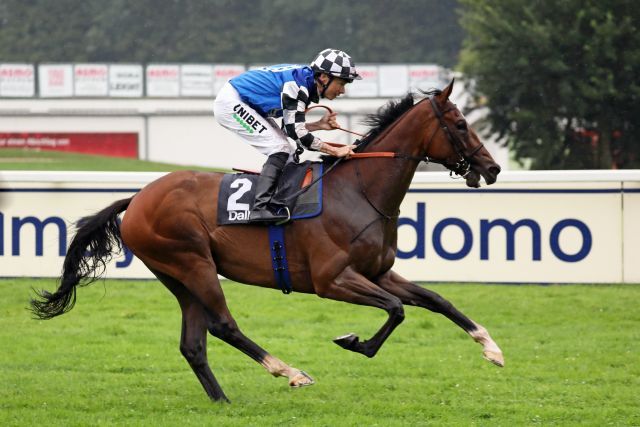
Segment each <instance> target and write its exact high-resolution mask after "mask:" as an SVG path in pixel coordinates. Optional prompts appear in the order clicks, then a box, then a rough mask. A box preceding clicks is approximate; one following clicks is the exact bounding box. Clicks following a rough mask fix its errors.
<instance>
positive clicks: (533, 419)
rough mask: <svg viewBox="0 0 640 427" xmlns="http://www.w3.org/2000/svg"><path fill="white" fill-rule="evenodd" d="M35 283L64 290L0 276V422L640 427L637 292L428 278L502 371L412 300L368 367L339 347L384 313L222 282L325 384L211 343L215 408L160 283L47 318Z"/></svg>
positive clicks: (239, 311)
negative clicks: (338, 341) (306, 382)
mask: <svg viewBox="0 0 640 427" xmlns="http://www.w3.org/2000/svg"><path fill="white" fill-rule="evenodd" d="M32 286H33V287H36V288H47V289H52V288H53V287H54V284H53V280H48V279H5V280H0V342H1V343H2V350H0V425H2V426H7V425H28V426H33V425H64V426H71V425H153V426H164V425H166V426H177V425H234V426H246V425H250V426H271V425H292V426H363V425H365V426H375V425H378V426H414V425H436V426H441V425H451V426H470V425H486V426H489V425H491V426H520V425H558V426H573V425H592V426H605V425H616V426H619V425H640V400H639V399H638V390H640V379H639V378H640V364H638V360H639V359H638V354H639V353H640V332H639V331H640V311H639V310H638V309H637V301H638V300H640V287H638V286H617V285H615V286H582V285H571V286H546V287H541V286H491V285H429V286H428V287H429V288H431V289H433V290H435V291H437V292H439V293H440V294H442V295H443V296H445V297H446V298H448V299H450V300H451V301H452V302H454V303H455V304H456V305H457V307H458V308H459V309H461V310H462V311H463V312H465V313H466V314H467V315H469V316H470V317H471V318H473V319H475V320H477V321H478V322H480V323H482V324H484V325H485V326H486V327H487V328H488V329H489V331H490V332H491V333H492V336H493V338H494V339H495V340H496V341H497V342H498V344H500V345H501V347H502V349H503V351H504V353H505V357H506V367H505V368H503V369H500V368H497V367H495V366H493V365H491V364H490V363H488V362H486V361H485V360H483V359H482V357H481V351H480V346H478V345H477V344H475V343H473V342H472V340H471V339H469V338H468V337H467V336H466V335H465V334H464V333H463V332H462V331H461V330H460V329H459V328H457V327H456V326H455V325H453V324H452V323H451V322H449V321H448V320H446V319H444V318H443V317H442V316H440V315H437V314H434V313H431V312H428V311H426V310H422V309H417V308H413V307H408V308H407V311H406V314H407V319H406V321H405V323H403V324H402V325H401V326H400V327H399V328H398V329H397V330H396V331H395V332H394V334H393V335H392V336H391V338H390V339H389V340H388V342H387V343H386V344H385V346H384V347H383V348H382V350H381V351H380V353H379V354H378V355H377V356H376V357H375V358H373V359H367V358H365V357H363V356H361V355H358V354H355V353H351V352H348V351H345V350H342V349H340V348H339V347H337V346H336V345H334V344H333V343H332V342H331V339H332V338H333V337H335V336H338V335H342V334H344V333H347V332H351V331H353V332H357V333H359V334H360V336H361V337H363V338H368V337H369V336H370V335H371V334H373V333H374V332H375V330H376V329H377V328H378V327H379V326H380V325H381V324H382V323H383V322H384V320H385V318H386V315H385V313H384V312H381V311H379V310H376V309H372V308H367V307H360V306H353V305H347V304H343V303H338V302H334V301H326V300H321V299H319V298H317V297H315V296H309V295H299V294H292V295H289V296H285V295H282V294H281V293H279V292H277V291H270V290H265V289H259V288H252V287H248V286H239V285H237V284H235V283H232V282H226V283H225V284H224V288H225V293H226V295H227V300H228V303H229V306H230V308H231V311H232V313H234V315H235V317H236V320H237V321H238V323H239V324H240V326H241V328H242V329H243V331H244V332H245V334H247V335H248V336H249V337H251V338H252V339H254V340H255V341H256V342H257V343H258V344H260V345H262V346H263V347H264V348H266V349H267V350H268V351H270V352H271V353H272V354H273V355H275V356H277V357H280V358H281V359H283V360H284V361H285V362H287V363H290V364H291V365H293V366H295V367H298V368H300V369H304V370H305V371H307V372H308V373H309V374H310V375H311V376H313V377H314V379H315V380H316V382H317V383H316V384H315V385H314V386H312V387H307V388H303V389H289V388H288V386H287V383H286V380H285V379H283V378H272V377H271V376H270V375H269V374H267V373H266V372H265V371H264V369H263V368H262V367H261V366H259V365H258V364H256V363H255V362H253V361H252V360H250V359H249V358H248V357H247V356H245V355H244V354H242V353H240V352H238V351H237V350H235V349H233V348H231V347H229V346H228V345H226V344H224V343H222V342H220V341H218V340H216V339H215V338H212V337H209V343H208V351H209V361H210V363H211V366H212V369H213V371H214V373H215V374H216V376H217V378H218V380H219V381H220V383H221V385H222V387H223V389H224V390H225V392H226V394H227V395H228V396H229V398H230V399H231V401H232V404H231V405H226V404H215V403H212V402H210V401H209V400H208V398H207V397H206V395H205V393H204V391H203V390H202V388H201V386H200V384H199V383H198V381H197V380H196V378H195V376H194V375H193V373H192V372H191V370H190V369H189V367H188V365H187V363H186V362H185V361H184V360H183V358H182V356H181V355H180V352H179V350H178V343H179V333H180V314H179V310H178V307H177V304H176V302H175V300H174V299H173V297H172V296H171V294H170V293H169V292H168V291H167V290H165V289H164V288H163V287H162V286H161V285H160V284H158V283H156V282H152V281H116V280H113V281H106V282H104V283H101V282H99V283H97V284H94V285H92V286H91V287H88V288H82V289H80V290H79V292H78V303H77V306H76V307H75V308H74V309H73V310H72V311H71V312H70V313H68V314H65V315H64V316H61V317H59V318H56V319H53V320H50V321H36V320H32V319H30V315H29V313H28V312H27V311H26V310H25V307H26V305H27V300H28V297H29V289H30V287H32Z"/></svg>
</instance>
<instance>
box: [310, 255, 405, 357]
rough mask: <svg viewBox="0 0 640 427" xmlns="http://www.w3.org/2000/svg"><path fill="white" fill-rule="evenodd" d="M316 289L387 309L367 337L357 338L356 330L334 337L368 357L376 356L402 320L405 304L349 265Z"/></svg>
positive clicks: (336, 297)
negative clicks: (382, 319) (386, 314)
mask: <svg viewBox="0 0 640 427" xmlns="http://www.w3.org/2000/svg"><path fill="white" fill-rule="evenodd" d="M314 283H316V282H314ZM320 283H322V282H320ZM315 290H316V294H317V295H318V296H319V297H321V298H329V299H333V300H337V301H344V302H349V303H352V304H358V305H367V306H371V307H377V308H381V309H383V310H385V311H386V312H387V313H388V315H389V318H388V319H387V321H386V322H385V323H384V325H382V327H381V328H380V329H379V330H378V332H376V333H375V335H374V336H373V337H371V339H369V340H366V341H360V338H359V337H358V336H357V335H355V334H348V335H344V336H342V337H338V338H336V339H335V340H333V341H334V342H335V343H336V344H338V345H339V346H340V347H342V348H345V349H347V350H351V351H354V352H356V353H362V354H364V355H365V356H367V357H373V356H375V355H376V353H377V352H378V350H380V347H382V344H384V342H385V340H386V339H387V338H388V337H389V335H391V332H393V330H394V329H395V328H396V327H397V326H398V325H399V324H400V323H402V321H403V320H404V308H403V306H402V302H401V301H400V300H399V299H398V298H397V297H395V296H393V295H391V294H390V293H388V292H386V291H384V290H382V289H380V287H378V286H376V284H374V283H372V282H370V281H369V280H368V279H367V278H365V277H364V276H362V275H361V274H359V273H356V272H355V271H354V270H352V269H351V268H350V267H347V268H346V269H345V270H343V271H342V273H340V274H339V275H338V276H337V277H336V278H335V279H334V280H332V281H330V282H328V284H327V285H319V286H316V289H315Z"/></svg>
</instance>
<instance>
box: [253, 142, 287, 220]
mask: <svg viewBox="0 0 640 427" xmlns="http://www.w3.org/2000/svg"><path fill="white" fill-rule="evenodd" d="M288 157H289V154H287V153H284V152H280V153H275V154H272V155H270V156H269V157H268V158H267V162H266V163H265V164H264V166H263V167H262V172H261V173H260V177H259V178H258V182H257V183H256V196H255V199H254V201H253V208H252V209H251V212H250V213H249V222H253V223H284V222H287V221H288V220H289V209H288V208H287V207H286V206H284V205H281V204H275V203H273V202H272V198H273V195H274V193H275V191H276V188H277V187H278V178H280V175H281V174H282V169H283V168H284V165H285V163H286V162H287V158H288Z"/></svg>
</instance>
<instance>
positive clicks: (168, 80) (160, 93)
mask: <svg viewBox="0 0 640 427" xmlns="http://www.w3.org/2000/svg"><path fill="white" fill-rule="evenodd" d="M147 96H157V97H163V98H164V97H176V96H180V66H179V65H163V64H152V65H148V66H147Z"/></svg>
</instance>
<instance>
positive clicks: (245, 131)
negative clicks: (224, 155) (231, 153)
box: [213, 49, 361, 223]
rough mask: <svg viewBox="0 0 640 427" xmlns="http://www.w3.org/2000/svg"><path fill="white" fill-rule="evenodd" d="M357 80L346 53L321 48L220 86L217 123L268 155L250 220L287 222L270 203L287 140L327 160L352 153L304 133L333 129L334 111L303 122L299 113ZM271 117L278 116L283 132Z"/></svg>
mask: <svg viewBox="0 0 640 427" xmlns="http://www.w3.org/2000/svg"><path fill="white" fill-rule="evenodd" d="M359 79H361V77H360V76H359V75H358V73H357V71H356V68H355V64H354V63H353V62H352V60H351V57H350V56H349V55H347V54H346V53H344V52H342V51H340V50H335V49H325V50H323V51H322V52H320V53H319V54H318V56H317V58H316V59H315V60H314V61H313V62H312V63H311V64H310V65H309V66H305V65H291V64H283V65H274V66H270V67H264V68H260V69H256V70H251V71H247V72H245V73H243V74H241V75H239V76H237V77H234V78H233V79H231V80H230V81H229V82H227V83H226V84H225V85H224V86H223V87H222V88H221V90H220V92H219V93H218V96H217V97H216V100H215V103H214V107H213V112H214V116H215V118H216V120H217V121H218V123H219V124H220V125H222V126H223V127H225V128H227V129H229V130H231V131H232V132H234V133H236V134H237V135H239V136H240V137H241V138H242V139H243V140H244V141H246V142H247V143H248V144H250V145H251V146H253V147H254V148H256V149H257V150H258V151H260V152H261V153H262V154H265V155H266V156H268V157H267V161H266V163H265V164H264V166H263V167H262V172H261V173H260V177H259V178H258V182H257V184H256V196H255V200H254V203H253V208H252V210H251V212H250V215H249V221H250V222H260V223H264V222H268V223H271V222H275V223H283V222H286V221H287V220H288V219H289V212H288V209H287V208H286V206H284V204H283V203H280V202H277V201H275V200H272V197H273V194H274V192H275V190H276V187H277V184H278V178H279V177H280V174H281V173H282V169H283V168H284V165H285V163H286V161H287V159H288V158H289V156H290V155H291V154H293V151H294V148H293V146H292V145H291V144H290V143H289V141H288V140H287V137H289V138H291V139H293V140H294V141H295V142H296V144H297V145H298V146H301V147H303V148H306V149H308V150H312V151H320V152H322V153H325V154H329V155H331V156H335V157H348V156H350V155H351V154H353V151H352V147H351V146H349V145H346V146H343V147H333V146H331V145H329V144H326V143H324V142H322V141H321V140H320V139H319V138H318V137H316V136H314V135H312V134H311V133H310V132H313V131H316V130H331V129H336V128H338V127H339V126H338V123H337V121H336V113H331V114H329V113H327V114H325V115H324V117H322V119H320V120H319V121H317V122H312V123H307V122H306V118H305V110H306V109H307V107H308V106H309V104H310V103H311V102H315V103H317V102H319V99H320V98H326V99H335V98H336V97H338V96H340V95H342V94H343V93H344V92H345V85H346V84H347V83H351V82H352V81H353V80H359ZM273 117H282V127H283V130H280V129H279V128H278V127H277V125H276V122H275V121H274V120H273V119H272V118H273ZM283 131H284V132H283Z"/></svg>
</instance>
